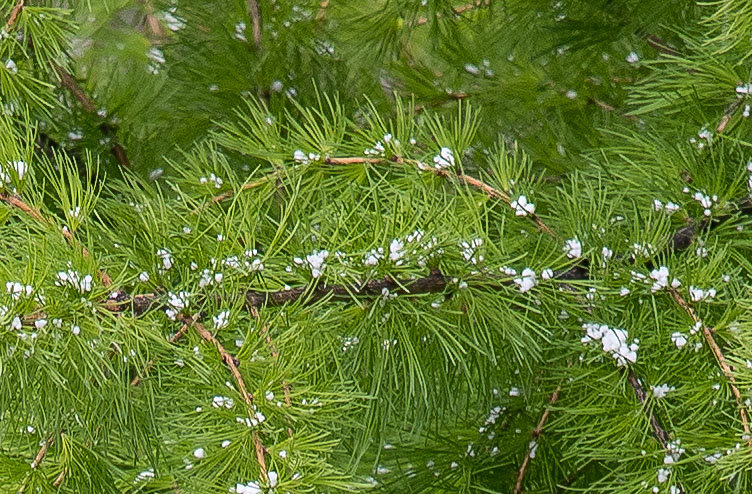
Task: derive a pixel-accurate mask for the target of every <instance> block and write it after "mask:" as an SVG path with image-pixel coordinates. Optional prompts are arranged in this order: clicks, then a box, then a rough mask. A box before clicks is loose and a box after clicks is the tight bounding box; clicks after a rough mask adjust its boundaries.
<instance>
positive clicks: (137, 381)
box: [131, 324, 188, 387]
mask: <svg viewBox="0 0 752 494" xmlns="http://www.w3.org/2000/svg"><path fill="white" fill-rule="evenodd" d="M187 332H188V325H187V324H183V326H182V327H181V328H180V331H178V332H177V333H175V334H174V335H172V337H171V338H170V340H169V341H170V343H175V342H177V341H178V340H179V339H180V338H182V337H183V336H185V333H187ZM152 367H154V361H153V360H149V362H147V363H146V367H144V370H143V372H141V375H139V376H136V377H134V378H133V380H132V381H131V386H133V387H136V386H138V385H139V384H141V376H144V377H146V375H147V374H148V373H149V371H150V370H151V368H152Z"/></svg>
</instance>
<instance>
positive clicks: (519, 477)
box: [514, 384, 561, 494]
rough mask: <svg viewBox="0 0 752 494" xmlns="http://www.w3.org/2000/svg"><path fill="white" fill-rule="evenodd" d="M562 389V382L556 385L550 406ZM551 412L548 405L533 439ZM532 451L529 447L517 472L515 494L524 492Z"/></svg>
mask: <svg viewBox="0 0 752 494" xmlns="http://www.w3.org/2000/svg"><path fill="white" fill-rule="evenodd" d="M560 391H561V384H560V385H558V386H557V387H556V390H555V391H554V392H553V394H552V395H551V398H550V399H549V400H548V402H549V406H551V405H554V404H555V403H556V402H557V400H558V399H559V392H560ZM550 413H551V409H550V408H549V407H546V409H545V410H544V412H543V415H542V416H541V418H540V420H539V421H538V425H537V426H536V427H535V429H534V430H533V433H532V437H533V441H535V440H537V439H538V438H539V437H540V435H541V434H543V426H544V425H546V421H547V420H548V416H549V415H550ZM531 452H532V448H528V452H527V454H526V455H525V459H524V460H522V465H520V469H519V471H518V472H517V482H516V483H515V485H514V494H522V482H523V480H524V479H525V471H526V470H527V466H528V465H529V464H530V458H531V456H530V454H531Z"/></svg>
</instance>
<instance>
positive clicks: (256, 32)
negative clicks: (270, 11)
mask: <svg viewBox="0 0 752 494" xmlns="http://www.w3.org/2000/svg"><path fill="white" fill-rule="evenodd" d="M247 4H248V15H250V16H251V29H252V31H253V45H254V46H255V47H256V51H258V52H259V53H261V9H260V8H259V3H258V0H247Z"/></svg>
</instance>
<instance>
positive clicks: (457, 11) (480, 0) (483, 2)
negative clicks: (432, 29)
mask: <svg viewBox="0 0 752 494" xmlns="http://www.w3.org/2000/svg"><path fill="white" fill-rule="evenodd" d="M490 4H491V0H476V1H475V2H474V3H468V4H465V5H461V6H459V7H454V8H453V9H452V11H453V13H454V15H456V16H459V15H461V14H463V13H465V12H468V11H470V10H473V9H475V8H478V7H482V6H486V7H488V6H489V5H490ZM436 18H437V19H439V18H441V13H437V14H436ZM427 23H428V17H419V18H418V19H417V20H416V21H415V25H416V26H422V25H424V24H427Z"/></svg>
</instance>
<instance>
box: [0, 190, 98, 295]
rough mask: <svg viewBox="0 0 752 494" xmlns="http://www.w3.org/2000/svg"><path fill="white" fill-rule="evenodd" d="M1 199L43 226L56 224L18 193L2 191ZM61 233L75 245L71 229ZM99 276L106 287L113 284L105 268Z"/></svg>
mask: <svg viewBox="0 0 752 494" xmlns="http://www.w3.org/2000/svg"><path fill="white" fill-rule="evenodd" d="M0 201H2V202H4V203H6V204H8V205H9V206H11V207H14V208H16V209H18V210H20V211H22V212H23V213H25V214H26V215H28V216H30V217H31V218H32V219H34V220H35V221H37V222H38V223H40V224H41V225H42V226H46V227H51V226H54V223H53V222H52V221H50V220H49V219H47V218H45V217H44V216H43V215H42V213H41V212H40V211H39V210H38V209H36V208H34V207H32V206H30V205H29V204H27V203H26V201H24V200H23V199H22V198H21V197H20V196H18V195H16V194H11V193H8V192H0ZM61 234H62V235H63V237H65V239H66V240H67V241H68V243H69V244H70V245H71V246H73V245H75V238H74V237H73V233H71V231H70V230H68V229H65V228H64V229H63V230H61ZM81 250H82V253H83V255H84V257H89V251H88V250H87V249H86V247H84V246H83V245H82V246H81ZM99 278H100V280H101V281H102V284H103V285H104V286H105V287H108V286H110V285H111V284H112V278H110V276H109V275H108V274H107V273H106V272H105V271H103V270H100V271H99Z"/></svg>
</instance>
